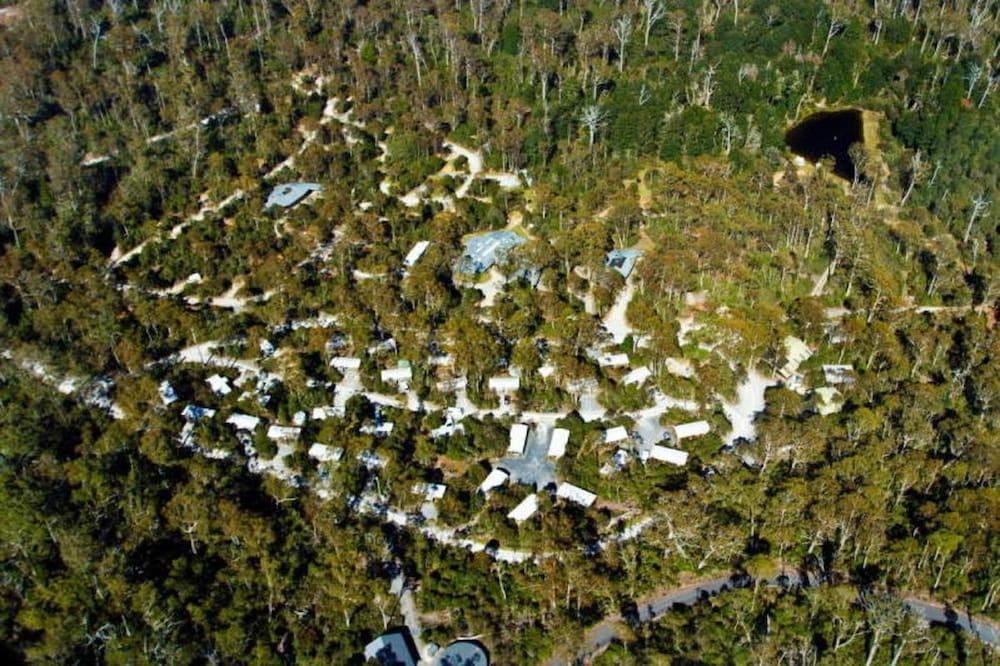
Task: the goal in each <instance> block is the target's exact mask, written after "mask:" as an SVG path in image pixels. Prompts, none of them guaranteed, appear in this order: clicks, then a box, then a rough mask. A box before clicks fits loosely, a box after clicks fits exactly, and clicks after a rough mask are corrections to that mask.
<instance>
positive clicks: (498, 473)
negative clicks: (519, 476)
mask: <svg viewBox="0 0 1000 666" xmlns="http://www.w3.org/2000/svg"><path fill="white" fill-rule="evenodd" d="M509 478H510V475H509V474H507V472H505V471H503V470H502V469H500V468H499V467H497V468H495V469H494V470H493V471H491V472H490V473H489V474H488V475H487V476H486V478H485V479H483V482H482V483H480V484H479V488H478V490H479V492H481V493H483V494H484V495H485V494H486V493H488V492H490V491H491V490H493V489H494V488H499V487H500V486H502V485H503V484H505V483H507V479H509Z"/></svg>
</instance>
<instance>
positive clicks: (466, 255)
mask: <svg viewBox="0 0 1000 666" xmlns="http://www.w3.org/2000/svg"><path fill="white" fill-rule="evenodd" d="M524 242H525V239H524V238H523V237H521V236H519V235H517V234H515V233H514V232H513V231H491V232H489V233H485V234H479V235H478V236H472V237H471V238H467V239H466V240H465V252H463V253H462V258H461V259H459V260H458V263H457V264H456V266H455V270H456V272H458V273H471V274H473V275H478V274H479V273H482V272H483V271H487V270H489V269H490V267H492V266H493V264H495V263H496V262H497V261H499V260H500V259H502V258H503V257H504V255H506V254H507V253H508V252H510V250H511V248H514V247H517V246H518V245H521V244H522V243H524Z"/></svg>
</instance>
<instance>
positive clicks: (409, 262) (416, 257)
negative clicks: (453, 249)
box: [403, 240, 431, 268]
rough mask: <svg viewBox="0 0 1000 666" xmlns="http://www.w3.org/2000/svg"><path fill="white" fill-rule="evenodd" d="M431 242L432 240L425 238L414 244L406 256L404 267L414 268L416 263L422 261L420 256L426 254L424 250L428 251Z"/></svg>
mask: <svg viewBox="0 0 1000 666" xmlns="http://www.w3.org/2000/svg"><path fill="white" fill-rule="evenodd" d="M430 244H431V242H430V241H425V240H423V241H419V242H418V243H417V244H416V245H414V246H413V249H412V250H410V252H409V253H408V254H407V255H406V258H405V259H403V267H404V268H412V267H413V265H414V264H416V263H417V262H418V261H420V257H422V256H423V255H424V252H426V251H427V247H428V246H429V245H430Z"/></svg>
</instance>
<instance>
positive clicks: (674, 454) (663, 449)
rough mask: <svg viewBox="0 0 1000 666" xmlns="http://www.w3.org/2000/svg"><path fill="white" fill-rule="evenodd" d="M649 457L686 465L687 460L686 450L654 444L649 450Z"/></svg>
mask: <svg viewBox="0 0 1000 666" xmlns="http://www.w3.org/2000/svg"><path fill="white" fill-rule="evenodd" d="M649 457H650V458H652V459H653V460H660V461H662V462H667V463H671V464H673V465H686V464H687V461H688V454H687V451H681V450H680V449H672V448H670V447H669V446H658V445H657V446H654V447H653V448H652V449H651V450H650V451H649Z"/></svg>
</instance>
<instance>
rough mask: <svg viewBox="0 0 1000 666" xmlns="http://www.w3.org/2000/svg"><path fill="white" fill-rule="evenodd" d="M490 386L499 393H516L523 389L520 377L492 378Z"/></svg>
mask: <svg viewBox="0 0 1000 666" xmlns="http://www.w3.org/2000/svg"><path fill="white" fill-rule="evenodd" d="M489 386H490V390H492V391H496V392H497V393H503V392H509V391H516V390H517V389H519V388H520V387H521V380H520V379H519V378H518V377H490V382H489Z"/></svg>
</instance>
